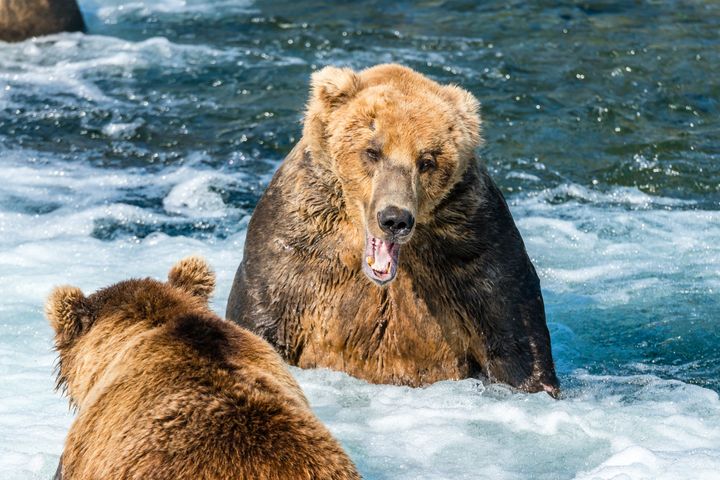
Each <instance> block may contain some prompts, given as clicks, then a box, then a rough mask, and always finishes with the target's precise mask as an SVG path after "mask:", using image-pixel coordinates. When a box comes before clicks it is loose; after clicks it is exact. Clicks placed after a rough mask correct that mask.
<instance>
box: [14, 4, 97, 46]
mask: <svg viewBox="0 0 720 480" xmlns="http://www.w3.org/2000/svg"><path fill="white" fill-rule="evenodd" d="M84 30H85V22H84V21H83V18H82V15H81V14H80V9H79V8H78V5H77V2H76V1H75V0H0V41H6V42H19V41H21V40H25V39H27V38H30V37H37V36H41V35H49V34H51V33H58V32H78V31H79V32H81V31H84Z"/></svg>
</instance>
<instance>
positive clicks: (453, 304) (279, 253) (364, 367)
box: [227, 148, 558, 391]
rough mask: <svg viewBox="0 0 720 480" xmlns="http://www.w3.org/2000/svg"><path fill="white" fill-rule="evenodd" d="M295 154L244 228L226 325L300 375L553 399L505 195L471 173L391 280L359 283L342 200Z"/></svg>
mask: <svg viewBox="0 0 720 480" xmlns="http://www.w3.org/2000/svg"><path fill="white" fill-rule="evenodd" d="M300 152H301V150H300V149H299V148H296V150H294V151H293V152H292V153H291V154H290V156H289V157H288V159H286V161H285V164H284V165H283V167H282V168H281V169H280V170H279V171H278V172H277V174H276V175H275V178H274V179H273V181H272V183H271V185H270V186H269V187H268V190H267V192H266V193H265V195H264V196H263V198H262V199H261V201H260V203H259V204H258V206H257V209H256V211H255V213H254V215H253V218H252V220H251V222H250V226H249V229H248V235H247V240H246V245H245V254H244V258H243V262H242V264H241V265H240V267H239V269H238V272H237V275H236V278H235V282H234V284H233V288H232V291H231V294H230V298H229V302H228V309H227V316H228V318H230V319H232V320H234V321H237V322H239V323H240V324H241V325H243V326H246V327H248V328H250V329H252V330H254V331H255V332H257V333H259V334H260V335H262V336H263V337H264V338H266V339H267V340H268V341H269V342H270V343H271V344H273V345H274V346H275V347H276V348H277V349H278V351H280V353H281V354H282V355H283V356H284V357H285V359H286V360H287V361H288V362H289V363H291V364H295V365H299V366H301V367H326V368H332V369H336V370H342V371H346V372H347V373H350V374H351V375H354V376H357V377H360V378H363V379H365V380H368V381H370V382H374V383H395V384H406V385H413V386H417V385H422V384H428V383H432V382H434V381H438V380H443V379H458V378H466V377H469V376H476V375H478V374H480V375H484V376H486V377H488V378H490V379H492V380H496V381H501V382H505V383H508V384H510V385H513V386H516V387H519V388H522V389H525V390H528V391H538V390H548V391H550V390H553V391H555V390H556V389H557V385H558V382H557V378H556V377H555V371H554V366H553V361H552V355H551V348H550V337H549V334H548V330H547V327H546V324H545V314H544V307H543V302H542V295H541V292H540V285H539V280H538V278H537V275H536V273H535V269H534V268H533V266H532V263H531V262H530V260H529V258H528V256H527V253H526V252H525V247H524V245H523V242H522V239H521V238H520V235H519V233H518V231H517V228H516V227H515V224H514V222H513V220H512V217H511V216H510V212H509V210H508V208H507V205H506V203H505V201H504V199H503V198H502V194H501V193H500V191H499V190H498V189H497V187H496V186H495V184H494V183H493V182H492V180H491V179H490V178H489V177H488V175H487V173H485V172H484V170H482V169H476V168H475V167H473V168H470V169H469V170H468V172H466V174H465V176H464V177H463V179H462V180H461V181H460V182H459V183H458V184H457V185H456V186H455V188H454V189H453V190H452V192H450V194H449V195H448V196H447V197H446V198H445V200H444V201H443V202H442V203H441V204H440V205H439V206H438V207H437V209H436V212H435V215H434V217H433V218H434V219H433V221H432V222H431V223H430V224H425V225H418V227H417V230H416V232H415V234H414V236H413V238H412V240H411V241H410V243H408V244H407V245H405V246H403V247H402V250H401V253H400V266H399V271H398V275H397V278H396V279H395V280H394V281H393V282H392V283H390V284H389V285H388V286H386V287H378V286H376V285H374V284H373V283H372V282H371V281H370V280H369V279H367V278H366V277H365V275H364V274H363V273H362V272H361V270H360V261H361V260H362V259H361V258H360V256H361V254H362V248H361V241H360V240H359V239H358V238H357V237H358V235H359V233H358V231H357V228H356V227H354V226H353V225H352V224H351V222H350V221H349V220H348V219H347V217H346V216H345V215H344V211H343V200H342V197H341V193H340V192H339V191H338V189H337V188H336V186H334V185H333V183H332V181H331V180H329V179H328V178H327V177H326V176H322V175H320V176H318V174H317V170H313V169H312V168H308V166H309V165H308V159H307V158H304V157H303V155H302V154H301V153H300Z"/></svg>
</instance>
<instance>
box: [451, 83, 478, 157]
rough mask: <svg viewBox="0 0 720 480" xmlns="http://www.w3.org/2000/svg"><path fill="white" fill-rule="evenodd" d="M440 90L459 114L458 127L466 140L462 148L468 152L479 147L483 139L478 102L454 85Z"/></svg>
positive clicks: (470, 94) (468, 93)
mask: <svg viewBox="0 0 720 480" xmlns="http://www.w3.org/2000/svg"><path fill="white" fill-rule="evenodd" d="M442 89H443V93H445V95H446V98H447V99H448V100H450V102H451V103H452V104H453V106H454V107H455V108H456V109H457V112H458V113H459V114H460V119H461V122H462V125H460V127H461V129H462V132H463V134H464V135H465V140H466V141H465V142H463V143H464V144H465V145H464V146H465V147H466V148H469V149H470V150H473V149H475V148H476V147H479V146H481V145H482V144H483V139H482V137H481V135H480V127H481V125H482V121H481V120H480V102H478V100H477V98H475V96H474V95H473V94H472V93H470V92H468V91H467V90H465V89H463V88H460V87H458V86H456V85H445V86H443V87H442Z"/></svg>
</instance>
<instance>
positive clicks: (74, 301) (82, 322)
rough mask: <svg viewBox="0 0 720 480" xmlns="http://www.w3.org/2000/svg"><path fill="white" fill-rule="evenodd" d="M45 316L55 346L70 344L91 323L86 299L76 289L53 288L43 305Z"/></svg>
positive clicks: (60, 346) (60, 347)
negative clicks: (53, 335) (52, 332)
mask: <svg viewBox="0 0 720 480" xmlns="http://www.w3.org/2000/svg"><path fill="white" fill-rule="evenodd" d="M45 316H47V318H48V321H49V322H50V326H51V327H52V328H53V330H55V346H56V347H57V348H58V349H62V348H64V347H66V346H68V345H69V344H70V343H72V342H73V341H74V340H75V339H76V338H77V337H78V336H79V335H80V334H81V333H83V331H85V330H86V329H87V328H88V326H89V325H90V323H91V319H92V316H91V312H90V307H89V302H88V299H87V298H86V297H85V295H83V292H82V290H80V289H79V288H77V287H70V286H62V287H55V288H54V289H53V291H52V292H51V293H50V296H49V297H48V300H47V302H46V303H45Z"/></svg>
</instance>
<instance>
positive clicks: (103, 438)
mask: <svg viewBox="0 0 720 480" xmlns="http://www.w3.org/2000/svg"><path fill="white" fill-rule="evenodd" d="M214 287H215V275H214V273H213V272H212V270H211V269H210V267H209V266H208V264H207V263H206V262H205V261H204V260H203V259H201V258H199V257H189V258H186V259H184V260H181V261H180V262H179V263H177V264H176V265H175V266H174V267H173V268H172V269H171V270H170V273H169V275H168V281H167V282H160V281H157V280H154V279H151V278H144V279H132V280H127V281H123V282H119V283H117V284H115V285H112V286H110V287H107V288H103V289H101V290H99V291H97V292H95V293H93V294H92V295H88V296H86V295H84V294H83V292H82V291H81V290H80V289H79V288H76V287H70V286H63V287H57V288H55V289H54V290H53V292H52V293H51V295H50V297H49V299H48V301H47V304H46V308H45V310H46V315H47V317H48V320H49V322H50V325H51V326H52V328H53V329H54V331H55V347H56V349H57V351H58V353H59V368H58V378H57V384H58V387H59V388H61V389H63V390H64V391H65V393H66V394H67V395H68V397H69V399H70V403H71V404H72V405H73V406H75V407H76V409H77V417H76V418H75V421H74V422H73V424H72V426H71V427H70V431H69V433H68V436H67V439H66V442H65V448H64V451H63V454H62V457H61V460H60V465H59V466H58V471H57V473H56V475H55V478H56V479H60V478H61V479H66V480H84V479H97V478H105V479H113V478H148V479H154V480H164V479H167V480H170V479H173V480H175V479H208V480H210V479H230V478H232V479H268V480H269V479H274V480H275V479H276V480H281V479H288V480H289V479H307V480H310V479H318V478H323V479H338V480H341V479H358V478H360V476H359V474H358V473H357V471H356V469H355V466H354V465H353V463H352V461H351V460H350V459H349V458H348V456H347V455H346V454H345V452H344V451H343V449H342V447H341V446H340V445H339V443H338V442H337V441H336V440H335V439H334V438H333V437H332V435H331V434H330V432H329V431H328V430H327V429H326V428H325V427H324V426H323V424H322V423H321V422H320V421H319V420H318V419H317V418H316V417H315V415H314V414H313V413H312V411H311V410H310V407H309V406H308V402H307V400H306V399H305V396H304V395H303V393H302V391H301V389H300V387H299V386H298V384H297V382H295V380H294V379H293V377H292V376H291V375H290V372H289V371H288V370H287V368H286V367H285V364H284V363H283V361H282V359H281V358H280V357H279V356H278V354H276V353H275V351H274V350H273V349H272V347H270V345H269V344H268V343H266V342H265V341H264V340H262V339H260V338H259V337H257V336H256V335H254V334H252V333H251V332H249V331H247V330H245V329H243V328H241V327H239V326H237V325H235V324H233V323H231V322H227V321H225V320H222V319H221V318H219V317H218V316H217V315H215V314H214V313H213V312H212V311H211V310H210V308H209V306H208V298H209V297H210V295H211V294H212V292H213V290H214Z"/></svg>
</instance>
